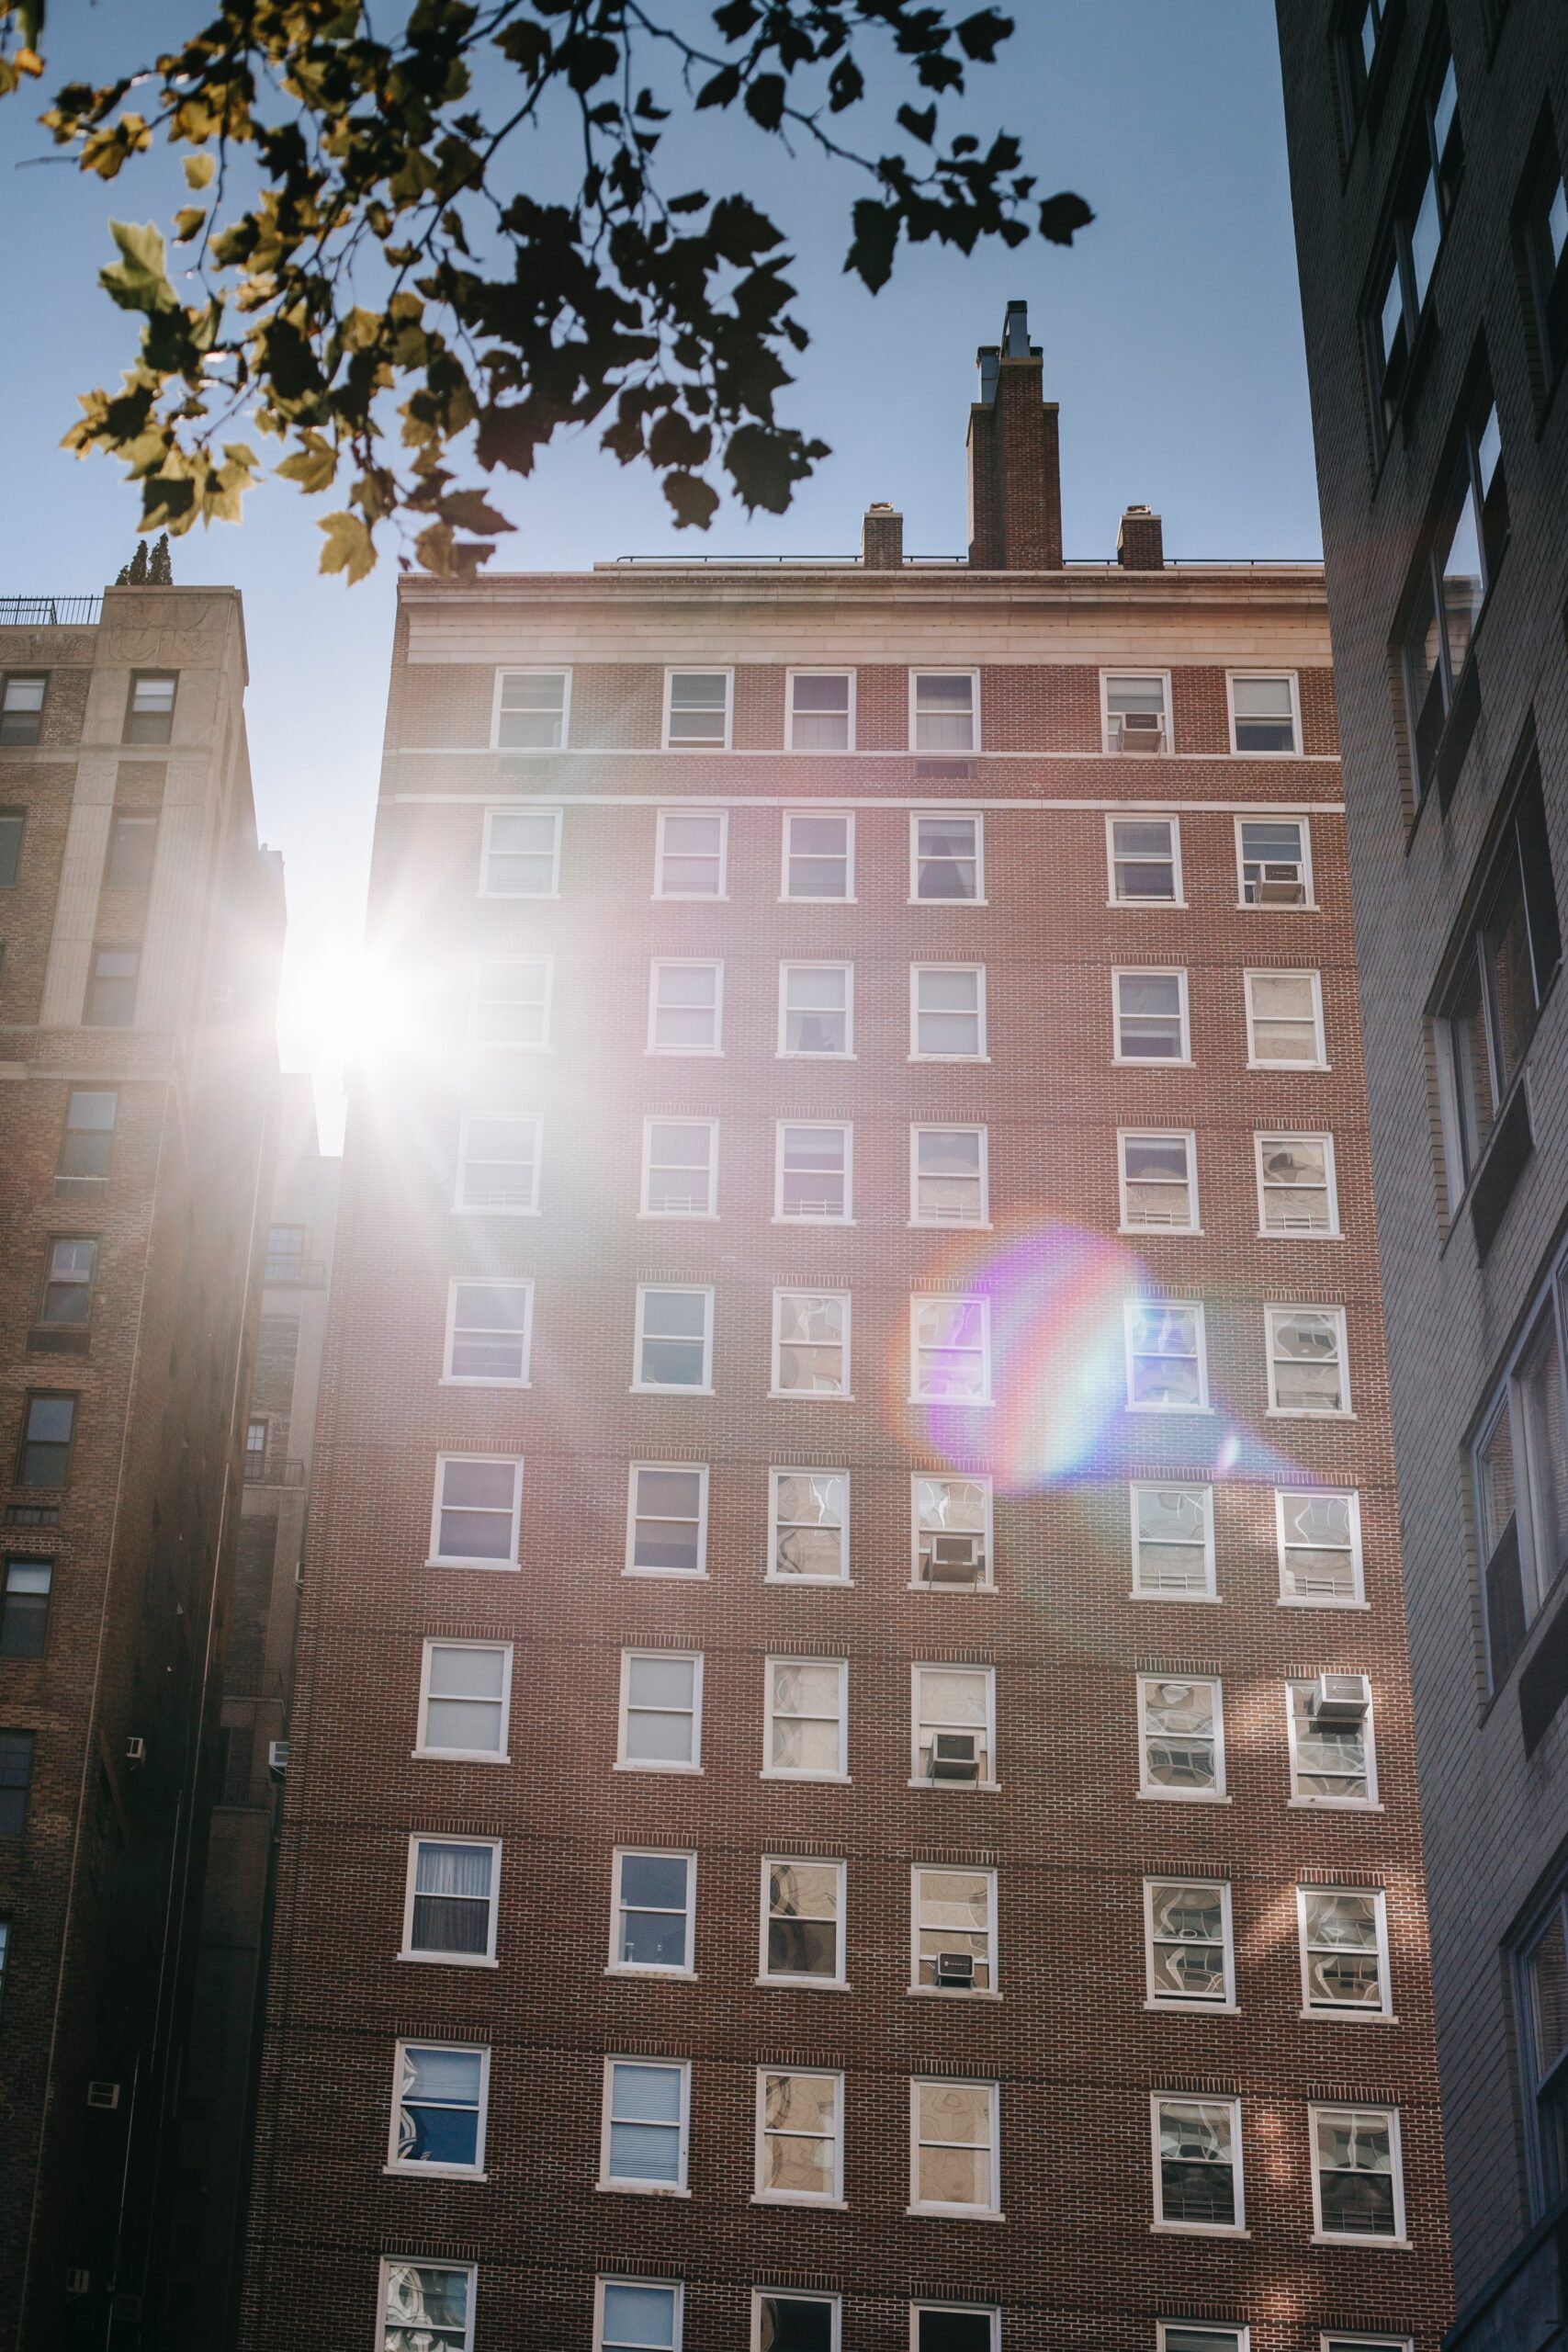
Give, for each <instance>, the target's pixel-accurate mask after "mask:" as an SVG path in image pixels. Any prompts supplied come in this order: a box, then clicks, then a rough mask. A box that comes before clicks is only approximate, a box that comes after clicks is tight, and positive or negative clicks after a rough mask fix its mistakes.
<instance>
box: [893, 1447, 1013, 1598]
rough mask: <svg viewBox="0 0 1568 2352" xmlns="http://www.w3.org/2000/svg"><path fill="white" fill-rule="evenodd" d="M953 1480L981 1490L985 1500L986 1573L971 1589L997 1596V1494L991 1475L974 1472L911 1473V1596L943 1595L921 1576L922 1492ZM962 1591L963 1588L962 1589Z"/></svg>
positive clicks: (930, 1471) (984, 1540)
mask: <svg viewBox="0 0 1568 2352" xmlns="http://www.w3.org/2000/svg"><path fill="white" fill-rule="evenodd" d="M946 1479H951V1480H952V1481H953V1484H954V1485H955V1486H957V1485H962V1486H965V1487H982V1488H983V1489H984V1491H985V1497H986V1527H985V1533H984V1535H983V1537H982V1539H981V1540H982V1542H983V1543H984V1544H985V1547H986V1573H985V1575H984V1576H983V1577H980V1578H979V1579H978V1580H977V1582H976V1584H974V1585H973V1586H971V1587H970V1588H969V1589H970V1590H972V1591H974V1592H995V1590H996V1589H997V1534H996V1520H995V1510H994V1506H995V1502H996V1490H995V1488H994V1487H993V1485H992V1482H991V1476H990V1473H989V1472H988V1471H971V1470H911V1472H910V1473H909V1585H908V1589H909V1590H910V1591H911V1592H941V1591H942V1590H943V1589H944V1588H943V1587H942V1586H941V1585H933V1584H931V1582H929V1581H928V1580H926V1579H924V1578H922V1577H921V1575H920V1488H921V1487H922V1486H927V1485H931V1484H932V1483H933V1482H941V1481H942V1480H946ZM960 1589H961V1588H960Z"/></svg>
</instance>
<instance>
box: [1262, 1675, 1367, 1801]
mask: <svg viewBox="0 0 1568 2352" xmlns="http://www.w3.org/2000/svg"><path fill="white" fill-rule="evenodd" d="M1358 1683H1359V1684H1360V1685H1361V1688H1360V1691H1359V1694H1358V1692H1357V1691H1355V1690H1354V1689H1349V1690H1348V1692H1347V1694H1346V1695H1344V1696H1341V1695H1340V1692H1339V1686H1340V1685H1342V1684H1343V1685H1347V1686H1353V1685H1356V1684H1358ZM1325 1684H1326V1685H1328V1686H1329V1691H1328V1702H1327V1704H1326V1705H1325V1702H1324V1686H1325ZM1285 1711H1286V1724H1287V1729H1288V1731H1289V1735H1290V1744H1291V1801H1292V1804H1309V1805H1363V1806H1370V1805H1375V1804H1377V1801H1378V1781H1377V1761H1376V1752H1375V1749H1374V1747H1373V1741H1372V1706H1371V1692H1370V1690H1369V1689H1368V1687H1367V1686H1366V1684H1365V1683H1364V1682H1363V1681H1362V1678H1361V1677H1360V1676H1359V1675H1325V1676H1320V1677H1319V1679H1318V1680H1317V1681H1315V1682H1290V1683H1287V1684H1286V1686H1285Z"/></svg>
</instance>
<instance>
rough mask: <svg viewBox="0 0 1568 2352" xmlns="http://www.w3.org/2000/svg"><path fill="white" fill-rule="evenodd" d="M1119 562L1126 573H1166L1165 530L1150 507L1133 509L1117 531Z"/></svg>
mask: <svg viewBox="0 0 1568 2352" xmlns="http://www.w3.org/2000/svg"><path fill="white" fill-rule="evenodd" d="M1116 560H1117V562H1118V563H1119V564H1120V565H1121V567H1122V571H1164V570H1165V527H1164V526H1163V524H1162V523H1161V521H1160V518H1159V516H1158V515H1156V514H1155V513H1154V512H1153V510H1152V509H1151V508H1150V507H1147V506H1129V507H1128V509H1127V512H1126V513H1125V515H1122V520H1121V522H1120V523H1119V524H1118V526H1117V529H1116Z"/></svg>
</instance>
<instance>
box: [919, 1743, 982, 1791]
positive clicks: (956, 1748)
mask: <svg viewBox="0 0 1568 2352" xmlns="http://www.w3.org/2000/svg"><path fill="white" fill-rule="evenodd" d="M979 1777H980V1735H979V1734H978V1732H973V1731H939V1732H933V1733H932V1734H931V1779H932V1780H933V1781H977V1780H978V1779H979Z"/></svg>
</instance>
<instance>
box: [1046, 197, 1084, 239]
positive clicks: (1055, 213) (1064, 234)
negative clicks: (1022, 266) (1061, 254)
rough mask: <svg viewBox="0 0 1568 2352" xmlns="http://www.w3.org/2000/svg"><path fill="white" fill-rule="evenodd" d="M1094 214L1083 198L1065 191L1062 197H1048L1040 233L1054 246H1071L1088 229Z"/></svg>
mask: <svg viewBox="0 0 1568 2352" xmlns="http://www.w3.org/2000/svg"><path fill="white" fill-rule="evenodd" d="M1093 219H1094V214H1093V213H1092V211H1091V210H1090V209H1089V206H1088V205H1087V204H1086V203H1085V202H1084V200H1083V198H1082V197H1081V196H1074V195H1072V194H1071V193H1070V191H1068V190H1066V189H1064V191H1063V192H1062V194H1061V195H1060V196H1048V197H1047V198H1045V201H1044V203H1043V205H1042V206H1041V208H1040V233H1041V235H1042V236H1043V237H1044V238H1046V239H1047V240H1048V241H1049V242H1050V243H1052V244H1054V245H1070V244H1071V243H1072V242H1073V238H1074V237H1075V235H1076V234H1077V232H1078V230H1080V229H1087V228H1088V227H1089V222H1090V221H1091V220H1093Z"/></svg>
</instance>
